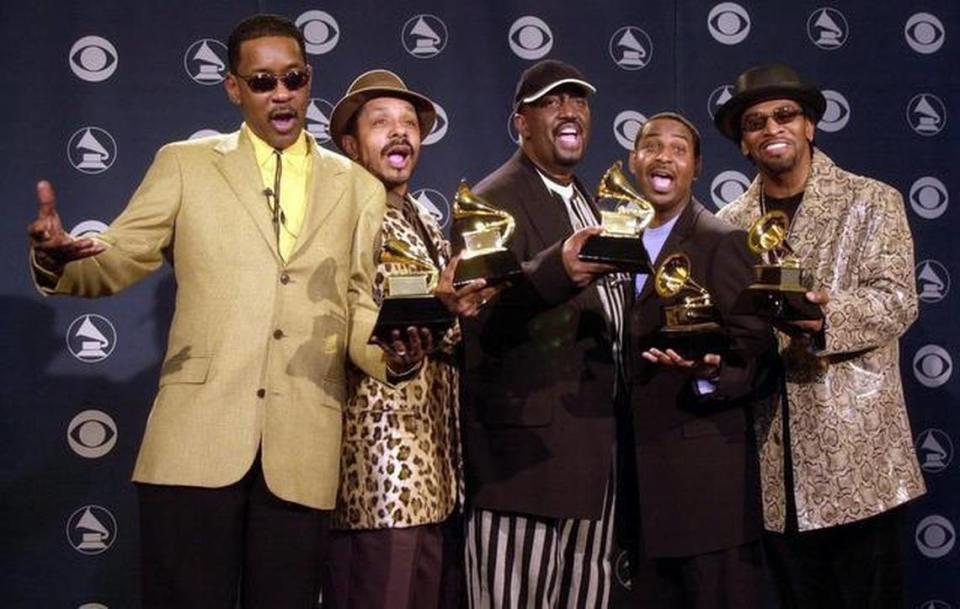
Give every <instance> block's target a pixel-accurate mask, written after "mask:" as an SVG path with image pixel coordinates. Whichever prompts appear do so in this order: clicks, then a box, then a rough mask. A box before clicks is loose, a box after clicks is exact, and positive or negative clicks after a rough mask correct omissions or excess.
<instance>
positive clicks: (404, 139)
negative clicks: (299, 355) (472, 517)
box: [324, 70, 492, 609]
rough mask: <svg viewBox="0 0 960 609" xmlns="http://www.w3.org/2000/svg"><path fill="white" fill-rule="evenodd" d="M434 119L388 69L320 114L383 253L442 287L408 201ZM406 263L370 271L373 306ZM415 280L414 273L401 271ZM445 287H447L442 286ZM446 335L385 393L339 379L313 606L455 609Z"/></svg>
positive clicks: (433, 238) (433, 231)
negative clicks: (366, 176)
mask: <svg viewBox="0 0 960 609" xmlns="http://www.w3.org/2000/svg"><path fill="white" fill-rule="evenodd" d="M435 119H436V111H435V110H434V105H433V103H432V102H431V101H430V100H429V99H427V98H426V97H424V96H423V95H420V94H418V93H415V92H413V91H411V90H409V89H407V87H406V85H405V84H404V82H403V81H402V80H401V79H400V78H399V77H398V76H397V75H396V74H393V73H392V72H389V71H387V70H372V71H369V72H366V73H364V74H361V75H360V76H359V77H357V79H356V80H354V82H353V83H352V84H351V85H350V87H349V88H348V90H347V93H346V95H345V96H344V97H343V99H341V100H340V101H339V102H338V103H337V105H336V107H335V108H334V110H333V112H332V114H331V116H330V132H331V136H332V138H333V141H334V142H336V144H337V146H339V147H340V149H341V150H342V151H343V152H344V153H346V155H347V156H348V157H350V158H351V159H352V160H354V161H355V162H357V163H359V164H360V165H362V166H363V167H365V168H366V169H367V170H368V171H369V172H370V173H372V174H373V175H374V176H376V177H377V178H379V179H380V180H381V181H382V182H383V184H384V186H385V187H386V189H387V213H386V215H385V217H384V220H383V229H382V233H381V239H380V248H379V255H380V256H382V254H383V243H385V242H387V241H388V240H390V239H398V240H400V241H403V242H404V243H405V244H407V246H408V247H409V248H410V252H411V253H412V254H413V255H415V256H416V257H418V258H420V259H423V260H431V261H432V262H433V264H434V266H435V270H436V272H437V273H440V272H441V271H443V270H444V269H446V273H444V274H443V276H442V280H441V281H442V282H445V283H446V284H450V283H451V282H452V274H453V269H454V266H455V265H451V264H449V263H450V245H449V243H448V242H447V240H446V239H444V236H443V233H442V231H441V229H440V226H439V225H438V222H437V219H436V218H435V217H434V216H433V215H432V214H431V213H430V211H428V210H427V209H425V208H424V207H422V206H421V204H420V203H419V202H418V201H417V200H416V199H415V198H414V197H412V196H411V195H410V193H409V192H408V183H409V181H410V178H411V175H412V174H413V171H414V169H415V167H416V164H417V160H418V157H419V152H420V138H421V136H423V135H426V134H427V133H429V132H430V129H431V128H432V127H433V124H434V121H435ZM405 266H406V265H405V264H403V263H398V262H385V261H381V262H380V263H379V264H378V266H377V274H376V277H375V280H374V288H373V290H374V294H373V297H374V300H375V301H376V302H377V303H378V304H379V303H380V302H382V300H383V295H384V283H385V278H386V276H388V275H389V274H390V273H391V272H395V271H397V270H404V269H403V267H405ZM407 270H417V269H407ZM447 287H449V285H447ZM482 288H483V283H482V280H479V281H478V282H476V283H474V284H472V285H470V286H468V287H466V288H463V289H461V290H459V291H457V292H453V290H452V289H450V290H448V291H447V292H448V293H449V294H450V296H449V297H448V298H445V299H444V300H445V303H446V304H447V305H448V306H449V307H450V308H451V309H452V310H454V312H456V313H461V314H466V315H470V314H472V313H475V312H476V307H477V306H479V303H480V300H481V299H482V298H483V299H486V298H489V297H491V296H492V293H491V290H490V289H486V290H484V289H482ZM459 341H460V328H459V326H458V325H454V327H453V328H451V329H450V330H449V331H448V332H447V333H446V334H445V335H444V337H443V339H442V341H439V343H440V344H438V345H436V347H437V348H436V349H435V350H433V351H432V352H430V353H428V355H427V356H426V357H424V358H422V359H421V360H420V361H419V362H417V363H416V364H415V365H414V367H413V368H412V369H411V370H409V371H406V374H405V375H404V379H405V380H404V381H403V382H401V383H398V384H396V385H387V384H384V383H382V382H380V381H378V380H376V379H374V378H372V377H370V376H366V375H364V374H363V373H362V371H360V370H359V369H356V368H354V369H353V370H352V371H351V372H352V374H351V375H350V377H351V379H350V383H349V389H350V392H349V397H348V401H347V405H346V407H345V410H344V413H343V419H344V424H343V434H344V435H343V453H342V457H341V475H340V491H339V496H338V500H337V507H336V509H335V511H334V515H333V521H332V528H333V529H334V531H333V533H332V535H331V539H332V543H331V555H330V557H329V561H328V563H329V568H328V570H327V573H326V574H325V580H326V581H325V585H324V607H329V606H332V607H334V608H335V609H364V608H371V609H373V608H376V609H382V608H383V607H404V608H409V609H440V608H441V607H455V606H457V604H458V597H459V594H460V585H459V582H460V580H461V577H462V576H461V575H460V571H461V569H462V567H461V562H462V558H461V557H462V552H461V551H460V543H461V542H460V528H461V527H460V524H459V521H460V519H459V504H460V500H461V498H462V494H463V493H462V474H461V471H462V468H461V458H460V427H459V421H458V410H459V401H458V394H459V371H458V369H457V367H456V364H455V361H454V357H453V355H454V354H453V351H454V349H455V347H456V346H457V343H459Z"/></svg>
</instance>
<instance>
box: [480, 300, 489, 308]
mask: <svg viewBox="0 0 960 609" xmlns="http://www.w3.org/2000/svg"><path fill="white" fill-rule="evenodd" d="M486 305H487V299H486V298H481V299H480V306H481V307H484V306H486Z"/></svg>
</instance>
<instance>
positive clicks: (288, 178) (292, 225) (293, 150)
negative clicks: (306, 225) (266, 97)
mask: <svg viewBox="0 0 960 609" xmlns="http://www.w3.org/2000/svg"><path fill="white" fill-rule="evenodd" d="M243 129H244V130H245V131H246V132H247V136H248V137H249V138H250V141H251V142H253V152H254V155H255V156H256V159H257V165H259V167H260V176H261V177H262V178H263V186H264V188H270V189H273V181H274V176H275V175H276V171H277V155H275V154H274V148H273V147H271V146H270V144H268V143H266V142H265V141H263V140H262V139H260V138H259V137H258V136H257V134H255V133H254V132H253V130H252V129H250V128H249V127H248V126H247V125H246V124H244V125H243ZM282 152H283V154H281V155H280V158H281V159H282V160H283V166H282V173H281V175H280V213H281V220H282V221H281V222H280V243H279V244H278V249H279V250H280V257H281V258H283V259H284V260H286V259H287V257H288V256H289V255H290V252H291V251H293V245H294V243H296V242H297V235H299V234H300V228H301V227H302V226H303V217H304V216H305V215H306V213H307V184H309V183H310V168H311V166H312V163H311V160H312V159H311V156H310V142H309V140H308V139H307V135H306V134H305V133H304V134H303V136H302V137H301V138H300V139H298V140H297V143H295V144H293V145H292V146H290V147H289V148H287V149H286V150H283V151H282ZM275 201H276V199H275V198H272V197H271V199H270V205H273V204H274V202H275Z"/></svg>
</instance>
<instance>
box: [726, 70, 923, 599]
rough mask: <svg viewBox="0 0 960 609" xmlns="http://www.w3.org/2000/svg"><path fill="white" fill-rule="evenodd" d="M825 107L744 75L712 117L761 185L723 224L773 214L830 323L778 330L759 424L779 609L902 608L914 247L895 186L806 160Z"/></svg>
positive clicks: (744, 223)
mask: <svg viewBox="0 0 960 609" xmlns="http://www.w3.org/2000/svg"><path fill="white" fill-rule="evenodd" d="M825 107H826V101H825V99H824V97H823V95H822V93H821V92H820V91H819V90H818V89H817V88H815V87H813V86H811V85H809V84H807V83H804V82H803V81H801V80H800V77H799V75H798V74H797V73H796V72H795V71H794V70H793V69H792V68H790V67H788V66H783V65H770V66H761V67H757V68H752V69H750V70H747V71H746V72H744V73H743V74H741V75H740V76H739V77H738V78H737V81H736V86H735V94H734V96H733V97H732V98H731V99H730V100H728V101H727V102H726V103H725V104H724V106H723V107H722V108H720V110H719V111H718V112H717V115H716V117H715V121H716V124H717V127H718V128H719V129H720V131H721V132H722V133H723V134H724V135H726V136H727V137H729V138H730V139H732V140H733V141H734V142H736V143H737V144H738V145H739V146H740V149H741V151H742V152H743V154H744V155H745V156H747V157H748V158H750V159H751V160H752V161H753V162H754V163H755V164H756V166H757V169H758V170H759V175H758V176H757V178H756V179H755V180H754V181H753V184H752V185H751V186H750V188H749V189H748V190H747V191H746V192H745V193H744V194H743V195H742V196H741V197H740V198H739V199H737V200H736V201H734V202H733V203H731V204H730V205H728V206H727V207H724V208H723V209H722V210H721V211H720V213H719V216H720V217H721V218H723V219H725V220H728V221H730V222H732V223H733V224H735V225H737V226H740V227H743V228H747V227H749V226H750V225H751V224H752V223H753V222H754V221H755V220H757V219H758V218H759V217H760V216H761V214H763V213H765V212H768V211H771V210H774V209H778V210H781V211H783V212H785V213H786V214H787V216H788V217H789V218H790V224H789V227H788V230H787V235H786V238H787V241H788V243H789V244H790V245H791V246H792V249H793V251H794V252H795V253H796V255H797V256H798V257H799V259H800V263H801V266H802V267H803V268H805V269H807V270H809V271H810V272H811V273H812V275H813V277H814V285H813V288H812V289H813V291H811V292H808V293H807V295H806V296H807V299H808V300H809V301H810V302H812V303H816V304H818V305H819V307H820V309H821V310H822V312H823V314H824V317H825V318H824V319H818V320H804V321H798V322H793V323H784V322H780V323H778V324H777V326H778V332H777V335H778V339H779V342H780V354H781V359H782V361H783V366H784V380H783V383H782V389H781V391H780V392H779V393H780V395H778V396H776V398H775V399H773V400H771V401H770V402H769V403H767V404H764V405H762V407H761V408H760V410H759V412H758V413H757V439H758V443H759V450H760V472H761V482H762V491H763V515H764V521H765V525H766V529H767V535H766V542H767V547H768V550H769V552H768V557H769V563H770V566H771V569H772V571H773V575H774V580H775V583H776V584H777V588H778V591H779V594H780V598H781V606H782V607H791V608H792V607H799V608H808V607H809V608H811V609H812V608H822V607H836V608H838V609H840V608H847V609H854V608H855V609H876V608H880V607H883V608H886V607H889V608H891V609H893V608H895V607H896V608H900V607H903V602H904V601H903V598H902V595H903V590H902V582H903V573H902V566H901V561H900V556H899V546H900V536H899V532H898V530H899V524H898V521H899V518H900V517H901V513H902V512H903V510H902V509H896V508H898V506H901V505H902V504H904V503H905V502H907V501H909V500H910V499H913V498H915V497H917V496H919V495H922V494H923V493H924V492H925V488H924V483H923V478H922V476H921V474H920V468H919V466H918V464H917V459H916V454H915V453H914V449H913V437H912V434H911V432H910V422H909V420H908V418H907V412H906V409H905V407H904V400H903V388H902V386H901V382H900V370H899V366H898V360H899V347H898V340H899V338H900V336H901V335H902V334H903V333H904V332H906V330H907V328H909V327H910V324H912V323H913V321H914V319H916V316H917V295H916V292H915V287H914V286H915V283H914V277H913V268H914V263H913V240H912V238H911V236H910V228H909V226H908V225H907V219H906V214H905V213H904V209H903V199H902V197H901V196H900V194H899V193H898V192H897V191H896V190H894V189H893V188H891V187H890V186H888V185H886V184H883V183H881V182H878V181H876V180H872V179H870V178H866V177H863V176H858V175H854V174H852V173H848V172H846V171H844V170H842V169H840V168H839V167H838V166H837V165H835V164H834V163H833V161H832V160H830V158H828V157H827V156H826V155H825V154H823V153H822V152H821V151H820V150H819V149H818V148H816V147H815V146H814V145H813V137H814V132H815V128H816V123H817V121H818V120H819V119H820V117H821V116H822V115H823V111H824V108H825Z"/></svg>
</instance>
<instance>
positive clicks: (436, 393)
mask: <svg viewBox="0 0 960 609" xmlns="http://www.w3.org/2000/svg"><path fill="white" fill-rule="evenodd" d="M408 202H410V203H412V204H413V205H418V204H417V203H416V202H415V201H414V200H413V199H412V198H408ZM401 205H402V201H401V200H400V199H399V197H397V196H396V195H392V194H388V206H387V213H386V215H385V217H384V220H383V232H382V239H381V243H382V242H384V241H386V240H387V239H390V238H395V239H400V240H402V241H404V242H406V243H408V244H409V245H410V246H411V247H412V249H413V251H414V253H415V254H417V255H419V256H421V257H423V258H427V259H429V258H430V255H429V252H428V250H427V247H426V245H425V244H424V242H423V240H422V239H421V237H420V235H419V234H418V232H417V230H416V229H415V228H414V227H413V226H411V225H410V223H409V222H408V221H407V220H406V219H405V218H404V216H403V213H402V211H401ZM417 210H418V213H419V216H420V219H421V221H422V224H423V225H424V227H425V228H426V229H427V231H428V233H429V235H430V238H431V239H432V240H433V243H434V244H435V245H436V247H437V250H438V252H439V253H440V258H441V263H442V264H446V262H447V261H448V260H449V258H450V248H449V243H448V242H447V241H446V240H445V239H444V237H443V233H442V232H441V230H440V227H439V226H438V225H437V221H436V220H435V219H434V218H433V216H431V215H430V214H429V213H428V212H426V211H425V210H424V209H423V208H420V207H419V206H418V207H417ZM381 253H382V249H381ZM402 266H403V265H402V264H399V263H383V262H382V263H380V264H379V265H378V267H377V274H376V277H375V280H374V288H373V297H374V300H375V301H376V302H377V303H378V304H379V303H380V302H382V300H383V290H384V283H385V277H386V275H387V274H389V273H390V272H393V271H396V270H400V267H402ZM459 339H460V330H459V327H458V326H454V328H453V329H451V330H450V331H449V332H447V335H446V336H445V337H444V339H443V345H442V346H441V348H440V350H439V353H438V354H437V355H435V356H430V357H429V358H427V360H426V361H425V363H424V365H423V367H422V368H421V369H420V372H419V374H417V376H416V377H415V378H413V379H410V380H408V381H405V382H403V383H400V384H398V385H396V386H390V385H386V384H383V383H381V382H379V381H377V380H375V379H373V378H371V377H368V376H365V375H363V374H362V372H360V371H359V369H356V368H351V370H350V371H349V374H348V377H349V382H348V388H349V394H348V401H347V405H346V407H345V409H344V419H343V452H342V456H341V473H340V491H339V496H338V499H337V507H336V509H335V510H334V513H333V521H332V522H333V527H334V528H337V529H380V528H392V527H408V526H415V525H420V524H428V523H436V522H441V521H443V520H445V519H446V518H447V517H448V516H449V515H450V514H451V513H452V511H453V510H454V509H455V507H456V506H457V505H458V503H459V501H460V497H461V496H462V474H461V471H462V467H461V461H460V428H459V419H458V409H459V401H458V396H459V373H458V371H457V369H456V367H455V366H454V364H453V349H454V347H455V346H456V343H457V342H459Z"/></svg>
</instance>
